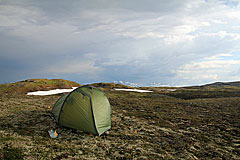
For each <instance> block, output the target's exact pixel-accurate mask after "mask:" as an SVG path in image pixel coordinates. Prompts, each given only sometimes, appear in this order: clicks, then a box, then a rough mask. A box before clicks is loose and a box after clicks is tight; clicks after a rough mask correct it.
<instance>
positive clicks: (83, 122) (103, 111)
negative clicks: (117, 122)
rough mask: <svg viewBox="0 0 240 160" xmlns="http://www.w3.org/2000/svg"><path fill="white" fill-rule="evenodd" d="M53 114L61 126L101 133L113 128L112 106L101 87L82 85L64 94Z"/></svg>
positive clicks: (56, 104) (55, 106)
mask: <svg viewBox="0 0 240 160" xmlns="http://www.w3.org/2000/svg"><path fill="white" fill-rule="evenodd" d="M52 115H53V117H54V119H55V121H56V123H57V124H58V125H59V126H65V127H69V128H74V129H79V130H82V131H86V132H89V133H92V134H96V135H99V136H100V135H101V134H103V133H104V132H105V131H107V130H109V129H110V128H111V106H110V103H109V101H108V98H107V97H106V95H105V94H104V92H102V91H101V90H100V89H98V88H96V87H92V86H82V87H79V88H77V89H75V90H73V91H72V92H70V93H68V94H66V95H63V96H62V97H61V98H59V99H58V101H57V102H56V103H55V105H54V107H53V109H52Z"/></svg>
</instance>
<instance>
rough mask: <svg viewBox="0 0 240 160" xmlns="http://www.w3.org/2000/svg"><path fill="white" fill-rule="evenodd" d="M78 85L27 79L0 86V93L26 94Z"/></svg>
mask: <svg viewBox="0 0 240 160" xmlns="http://www.w3.org/2000/svg"><path fill="white" fill-rule="evenodd" d="M79 86H81V85H80V84H78V83H76V82H73V81H69V80H64V79H28V80H24V81H20V82H16V83H9V84H0V91H1V92H2V93H12V94H14V93H18V94H26V93H27V92H31V91H40V90H51V89H64V88H72V87H79Z"/></svg>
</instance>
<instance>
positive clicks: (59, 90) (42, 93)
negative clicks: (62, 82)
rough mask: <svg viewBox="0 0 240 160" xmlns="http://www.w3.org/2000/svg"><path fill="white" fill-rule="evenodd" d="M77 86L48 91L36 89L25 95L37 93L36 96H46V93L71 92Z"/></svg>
mask: <svg viewBox="0 0 240 160" xmlns="http://www.w3.org/2000/svg"><path fill="white" fill-rule="evenodd" d="M76 88H77V87H72V89H54V90H50V91H36V92H28V93H27V95H37V96H46V95H53V94H59V93H65V92H72V91H73V90H74V89H76Z"/></svg>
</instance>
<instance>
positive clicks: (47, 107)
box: [0, 79, 240, 160]
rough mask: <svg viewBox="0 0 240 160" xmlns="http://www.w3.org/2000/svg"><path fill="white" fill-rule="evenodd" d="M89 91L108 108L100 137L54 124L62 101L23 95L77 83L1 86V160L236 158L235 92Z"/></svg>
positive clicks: (215, 88) (211, 88) (106, 87)
mask: <svg viewBox="0 0 240 160" xmlns="http://www.w3.org/2000/svg"><path fill="white" fill-rule="evenodd" d="M92 85H94V86H96V87H99V88H100V89H102V90H103V91H104V92H105V93H106V95H107V96H108V98H109V101H110V104H111V108H112V129H111V130H109V131H108V132H106V133H105V134H104V135H102V136H100V137H99V136H95V135H90V134H89V133H85V132H82V131H78V130H77V131H76V130H72V129H69V128H63V127H61V128H60V127H57V126H56V125H55V124H54V123H53V121H52V119H51V118H50V111H51V108H52V107H53V105H54V103H55V102H56V100H57V99H58V98H59V97H60V96H61V95H62V94H58V95H50V96H29V95H26V93H27V92H29V91H37V90H50V89H56V88H71V87H73V86H74V87H77V86H80V84H77V83H75V82H71V81H66V80H48V79H31V80H25V81H21V82H17V83H10V84H1V85H0V110H1V112H0V159H233V160H234V159H235V160H237V159H240V85H237V84H236V83H234V84H222V83H216V84H212V85H205V86H193V87H182V88H181V87H179V88H171V87H143V88H138V89H147V90H152V91H153V92H151V93H137V92H126V91H116V90H114V88H131V87H128V86H124V85H120V84H113V83H97V84H92ZM169 89H170V90H169ZM175 89H176V90H175ZM55 128H56V129H57V132H58V134H59V136H58V138H56V139H52V138H50V137H49V134H48V130H50V129H55Z"/></svg>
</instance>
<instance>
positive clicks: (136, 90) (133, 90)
mask: <svg viewBox="0 0 240 160" xmlns="http://www.w3.org/2000/svg"><path fill="white" fill-rule="evenodd" d="M114 90H116V91H129V92H141V93H143V92H153V91H148V90H140V89H120V88H114Z"/></svg>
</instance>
